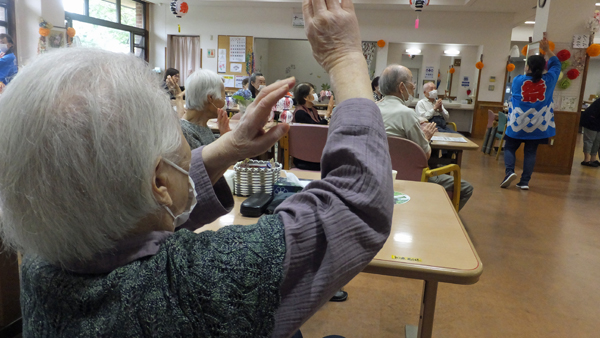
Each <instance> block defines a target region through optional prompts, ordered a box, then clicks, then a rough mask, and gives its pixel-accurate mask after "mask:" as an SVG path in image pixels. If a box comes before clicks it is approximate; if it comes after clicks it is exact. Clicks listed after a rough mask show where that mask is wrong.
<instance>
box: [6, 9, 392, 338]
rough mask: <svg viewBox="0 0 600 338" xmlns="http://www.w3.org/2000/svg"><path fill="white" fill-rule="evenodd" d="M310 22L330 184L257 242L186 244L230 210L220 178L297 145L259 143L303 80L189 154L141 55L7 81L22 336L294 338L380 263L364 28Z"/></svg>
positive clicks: (216, 236) (91, 55)
mask: <svg viewBox="0 0 600 338" xmlns="http://www.w3.org/2000/svg"><path fill="white" fill-rule="evenodd" d="M311 5H312V8H311V9H310V10H309V7H311ZM304 18H305V25H306V26H305V29H306V32H307V35H308V38H309V41H310V42H311V45H312V49H313V53H314V55H315V58H316V59H317V61H318V62H319V63H320V64H321V65H322V66H323V67H324V69H325V70H326V71H328V72H329V74H330V77H331V81H332V83H334V84H335V88H336V94H337V99H338V101H339V102H341V103H340V104H339V106H338V110H339V111H338V112H337V113H336V114H335V115H334V116H333V118H332V120H331V124H330V129H329V136H328V142H327V145H326V146H325V149H324V150H323V160H322V168H323V171H322V179H321V180H318V181H314V182H311V183H310V184H309V185H308V186H307V187H306V188H305V190H304V191H302V192H300V193H297V194H296V195H294V196H292V197H290V198H288V199H287V200H286V201H285V202H283V203H282V204H281V205H280V206H279V207H278V208H277V209H276V210H275V214H274V215H269V216H263V217H261V218H260V219H258V220H257V224H255V225H249V226H236V225H232V226H227V227H224V228H222V229H220V230H219V231H216V232H213V231H205V232H201V233H194V232H192V231H189V230H194V229H197V228H199V227H201V226H202V225H204V224H207V223H210V222H212V221H214V220H215V219H216V218H218V217H219V216H221V215H223V214H225V213H227V212H228V211H229V210H231V208H232V207H233V197H232V196H231V192H230V190H229V188H228V186H227V183H226V182H225V180H224V178H223V177H222V175H223V173H224V172H225V171H226V170H227V168H228V167H229V166H231V165H232V164H234V163H235V162H236V161H238V160H239V159H243V158H246V157H251V156H255V155H257V154H260V153H262V152H264V151H265V150H267V149H268V148H269V147H270V146H271V145H273V143H274V142H276V141H277V140H278V139H279V138H281V137H282V136H283V135H284V134H285V133H286V132H287V131H288V130H289V126H288V125H287V124H280V125H278V126H276V127H273V128H271V129H270V130H269V131H268V132H265V131H264V130H263V126H264V125H265V123H266V122H267V120H268V118H269V113H270V110H271V107H272V106H273V105H274V104H275V103H276V102H277V100H278V99H279V98H281V97H283V95H284V94H285V93H287V92H288V91H289V90H290V88H292V87H293V86H294V83H295V80H294V79H288V80H284V81H279V82H277V83H275V84H272V85H270V86H268V87H266V88H264V89H263V90H262V91H261V92H260V94H259V95H258V96H257V98H256V100H255V101H254V103H252V104H251V105H249V106H248V109H247V111H246V113H245V114H244V116H243V117H242V119H241V121H240V123H239V125H238V127H237V128H235V129H234V130H233V131H231V132H229V133H227V134H225V135H223V136H222V137H220V138H219V139H217V140H216V141H214V142H212V143H211V144H209V145H206V146H203V147H199V148H197V149H195V150H193V151H190V147H189V146H188V144H187V142H185V139H184V138H183V135H182V133H181V128H180V125H179V122H178V119H177V117H176V115H175V113H174V112H173V110H172V109H171V106H170V103H169V100H168V97H167V96H166V95H165V94H164V91H163V90H162V89H161V87H160V84H159V83H158V80H157V79H156V78H155V77H154V76H153V75H152V73H151V71H150V69H149V68H148V67H147V65H146V64H145V63H144V62H143V61H142V60H140V59H137V58H136V57H134V56H132V55H125V54H118V53H111V52H107V51H102V50H88V49H77V48H68V49H62V50H58V51H55V52H52V53H48V54H44V55H42V56H40V57H39V58H37V59H36V60H34V61H33V62H31V63H30V64H29V65H28V66H27V67H26V68H25V69H24V70H23V71H22V72H21V74H20V75H19V76H18V77H16V78H15V79H14V80H13V82H12V83H11V85H10V86H8V87H7V89H6V91H5V93H4V94H3V95H2V97H1V98H0V106H1V107H2V109H1V110H0V191H1V193H0V207H1V208H2V212H3V214H2V222H1V224H0V236H1V238H2V242H3V243H4V244H5V245H7V246H8V247H9V248H13V249H17V250H20V251H21V252H22V253H23V254H24V256H23V263H22V266H21V271H22V274H21V282H22V285H21V298H22V299H21V307H22V313H23V333H24V336H26V337H83V336H89V337H143V336H159V337H211V336H219V337H289V336H291V335H292V334H293V333H294V332H296V331H297V330H298V328H299V327H300V325H302V323H304V322H305V321H306V320H308V318H310V316H312V314H314V313H315V312H316V311H317V310H318V309H319V307H320V306H321V305H323V304H324V303H325V302H327V300H328V299H329V298H330V297H331V296H332V295H333V294H334V293H335V292H336V291H337V290H338V289H339V288H340V287H341V286H342V285H344V284H346V283H347V282H349V281H350V280H351V279H352V278H353V277H354V276H355V275H356V274H358V273H359V272H360V271H361V270H362V269H363V268H364V267H365V266H366V265H367V264H368V263H369V262H370V261H371V260H372V258H373V257H374V256H375V255H376V254H377V252H378V251H379V250H380V249H381V247H382V246H383V244H384V243H385V241H386V240H387V237H388V235H389V232H390V225H391V217H392V209H393V189H392V178H391V175H390V173H391V163H390V158H389V153H388V151H387V138H386V134H385V130H384V127H383V121H382V119H381V115H380V113H379V110H378V108H377V106H376V105H375V103H374V102H373V101H372V98H371V91H370V88H369V81H368V71H367V65H366V61H365V59H364V57H363V54H362V49H361V39H360V33H359V29H358V23H357V19H356V16H355V14H354V9H353V6H352V3H351V2H350V0H342V2H341V4H340V3H339V2H337V1H335V2H327V3H326V2H325V0H312V1H310V2H308V0H305V6H304ZM59 63H62V64H68V65H69V67H68V68H65V67H56V65H57V64H59ZM188 90H189V88H188ZM188 229H189V230H188Z"/></svg>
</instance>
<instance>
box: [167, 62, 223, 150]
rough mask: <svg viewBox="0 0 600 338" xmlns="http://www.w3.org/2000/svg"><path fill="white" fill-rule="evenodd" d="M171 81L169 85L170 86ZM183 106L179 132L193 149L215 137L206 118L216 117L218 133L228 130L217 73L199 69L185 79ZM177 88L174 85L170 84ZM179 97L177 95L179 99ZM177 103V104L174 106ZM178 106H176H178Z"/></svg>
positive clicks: (221, 85)
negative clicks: (184, 106) (184, 105)
mask: <svg viewBox="0 0 600 338" xmlns="http://www.w3.org/2000/svg"><path fill="white" fill-rule="evenodd" d="M172 85H173V84H172V83H170V84H169V87H172ZM185 87H186V88H187V90H186V93H187V95H186V98H185V103H186V107H187V109H185V113H184V114H183V117H182V118H181V120H180V123H181V131H182V132H183V136H184V137H185V140H186V141H187V142H188V144H189V145H190V148H192V149H196V148H198V147H200V146H205V145H207V144H210V143H212V142H213V141H214V140H215V136H214V135H213V132H212V130H211V129H210V128H209V127H208V120H209V119H213V118H218V122H219V131H220V133H221V135H223V134H225V133H227V132H229V131H231V129H230V128H229V120H228V118H227V111H225V110H224V109H223V107H225V85H224V84H223V80H222V79H221V77H220V76H219V75H217V73H215V72H213V71H212V70H207V69H199V70H197V71H195V72H194V73H193V74H192V75H190V76H189V77H188V78H187V80H186V81H185ZM173 89H174V91H177V86H174V88H173ZM179 97H180V96H178V99H179ZM178 106H179V105H178ZM178 109H179V108H178Z"/></svg>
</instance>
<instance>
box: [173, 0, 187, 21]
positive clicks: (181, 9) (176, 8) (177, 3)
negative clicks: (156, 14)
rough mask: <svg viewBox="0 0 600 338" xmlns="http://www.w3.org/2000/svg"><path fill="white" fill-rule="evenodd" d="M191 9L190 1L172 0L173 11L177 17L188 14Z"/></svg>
mask: <svg viewBox="0 0 600 338" xmlns="http://www.w3.org/2000/svg"><path fill="white" fill-rule="evenodd" d="M188 10H189V6H188V3H187V2H186V1H183V0H173V1H171V12H172V13H173V14H175V16H176V17H178V18H180V19H181V17H182V16H184V15H186V14H187V12H188Z"/></svg>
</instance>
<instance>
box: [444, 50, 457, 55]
mask: <svg viewBox="0 0 600 338" xmlns="http://www.w3.org/2000/svg"><path fill="white" fill-rule="evenodd" d="M444 54H446V55H450V56H456V55H459V54H460V51H459V50H456V49H448V50H445V51H444Z"/></svg>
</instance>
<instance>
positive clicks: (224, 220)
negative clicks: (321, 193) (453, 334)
mask: <svg viewBox="0 0 600 338" xmlns="http://www.w3.org/2000/svg"><path fill="white" fill-rule="evenodd" d="M292 172H294V174H295V175H296V176H298V177H299V178H301V179H320V173H319V172H307V171H295V170H292ZM394 190H395V191H397V192H402V193H404V194H406V195H408V196H409V197H410V201H408V202H407V203H405V204H398V205H395V206H394V216H393V220H392V231H391V233H390V236H389V238H388V240H387V242H386V243H385V245H384V247H383V248H382V249H381V251H380V252H379V253H378V254H377V256H375V259H373V261H372V262H371V263H370V264H369V266H368V267H367V268H365V270H364V272H369V273H376V274H382V275H389V276H398V277H406V278H415V279H423V280H432V281H439V282H446V283H454V284H473V283H475V282H477V281H478V279H479V275H481V273H482V271H483V266H482V264H481V261H480V259H479V256H478V255H477V252H476V251H475V248H474V247H473V244H472V243H471V240H470V239H469V236H468V235H467V233H466V231H465V229H464V227H463V225H462V223H461V221H460V219H459V217H458V215H457V213H456V211H455V209H454V208H453V207H452V204H451V201H450V199H449V198H448V194H447V193H446V191H445V190H444V189H443V188H442V186H440V185H437V184H432V183H423V182H412V181H400V180H396V181H395V183H394ZM234 200H235V206H234V208H233V210H232V211H231V212H230V213H228V214H226V215H224V216H221V217H220V218H219V219H217V220H216V221H214V222H213V223H211V224H208V225H205V226H204V227H202V228H200V229H198V230H197V231H196V232H201V231H206V230H218V229H220V228H222V227H224V226H228V225H231V224H239V225H249V224H255V223H256V222H257V220H258V218H252V217H244V216H242V215H241V214H240V205H241V203H242V202H243V201H244V200H245V197H238V196H235V197H234ZM432 206H436V207H435V208H432Z"/></svg>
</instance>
